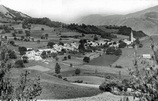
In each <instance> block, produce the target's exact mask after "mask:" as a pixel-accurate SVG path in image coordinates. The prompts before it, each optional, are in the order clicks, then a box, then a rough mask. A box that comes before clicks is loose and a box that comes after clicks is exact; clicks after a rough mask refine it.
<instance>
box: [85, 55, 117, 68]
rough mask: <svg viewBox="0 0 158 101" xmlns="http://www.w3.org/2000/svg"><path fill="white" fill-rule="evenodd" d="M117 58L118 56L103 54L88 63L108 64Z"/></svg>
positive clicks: (95, 64) (96, 64)
mask: <svg viewBox="0 0 158 101" xmlns="http://www.w3.org/2000/svg"><path fill="white" fill-rule="evenodd" d="M118 58H119V56H115V55H106V54H103V55H101V56H99V57H97V58H94V59H92V60H91V61H90V63H88V65H94V66H109V65H110V64H112V63H114V62H115V61H116V60H117V59H118Z"/></svg>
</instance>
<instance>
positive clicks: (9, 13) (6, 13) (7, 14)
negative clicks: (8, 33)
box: [0, 5, 30, 21]
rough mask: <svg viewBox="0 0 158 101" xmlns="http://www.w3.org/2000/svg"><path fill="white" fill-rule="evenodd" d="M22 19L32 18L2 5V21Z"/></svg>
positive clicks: (0, 11)
mask: <svg viewBox="0 0 158 101" xmlns="http://www.w3.org/2000/svg"><path fill="white" fill-rule="evenodd" d="M22 18H30V16H28V15H26V14H24V13H21V12H18V11H15V10H12V9H10V8H7V7H5V6H4V5H0V21H9V20H13V19H22Z"/></svg>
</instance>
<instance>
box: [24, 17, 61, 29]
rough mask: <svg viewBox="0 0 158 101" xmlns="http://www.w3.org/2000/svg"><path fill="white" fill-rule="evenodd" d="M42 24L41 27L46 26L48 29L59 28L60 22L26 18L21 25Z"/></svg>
mask: <svg viewBox="0 0 158 101" xmlns="http://www.w3.org/2000/svg"><path fill="white" fill-rule="evenodd" d="M28 23H30V24H42V25H47V26H49V27H60V26H61V24H63V23H61V22H57V21H51V20H50V19H49V18H46V17H45V18H27V19H25V20H24V21H23V24H28Z"/></svg>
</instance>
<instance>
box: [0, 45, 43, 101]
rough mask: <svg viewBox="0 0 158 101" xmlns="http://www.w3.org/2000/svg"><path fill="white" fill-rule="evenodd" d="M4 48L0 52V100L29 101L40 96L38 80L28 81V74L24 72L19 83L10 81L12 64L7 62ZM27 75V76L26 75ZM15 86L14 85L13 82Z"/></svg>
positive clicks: (40, 88)
mask: <svg viewBox="0 0 158 101" xmlns="http://www.w3.org/2000/svg"><path fill="white" fill-rule="evenodd" d="M8 51H9V50H8V49H7V47H6V46H3V47H2V50H1V52H0V53H1V62H0V88H1V89H0V99H1V100H2V101H13V100H18V101H30V100H33V99H34V98H36V97H37V96H39V95H40V94H41V91H42V87H41V86H40V78H38V79H36V80H31V79H28V76H27V75H28V73H27V72H25V73H24V75H23V74H22V75H21V76H20V77H21V78H20V81H19V83H17V82H16V81H14V80H12V77H11V76H12V75H10V74H11V72H12V71H11V68H13V64H12V63H11V62H10V61H9V57H8V53H9V52H8ZM26 74H27V75H26ZM31 78H32V77H31ZM12 81H13V82H14V83H15V84H16V85H15V84H14V83H13V82H12Z"/></svg>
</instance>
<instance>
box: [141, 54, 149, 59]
mask: <svg viewBox="0 0 158 101" xmlns="http://www.w3.org/2000/svg"><path fill="white" fill-rule="evenodd" d="M142 57H143V58H144V59H151V55H150V54H143V55H142Z"/></svg>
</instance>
